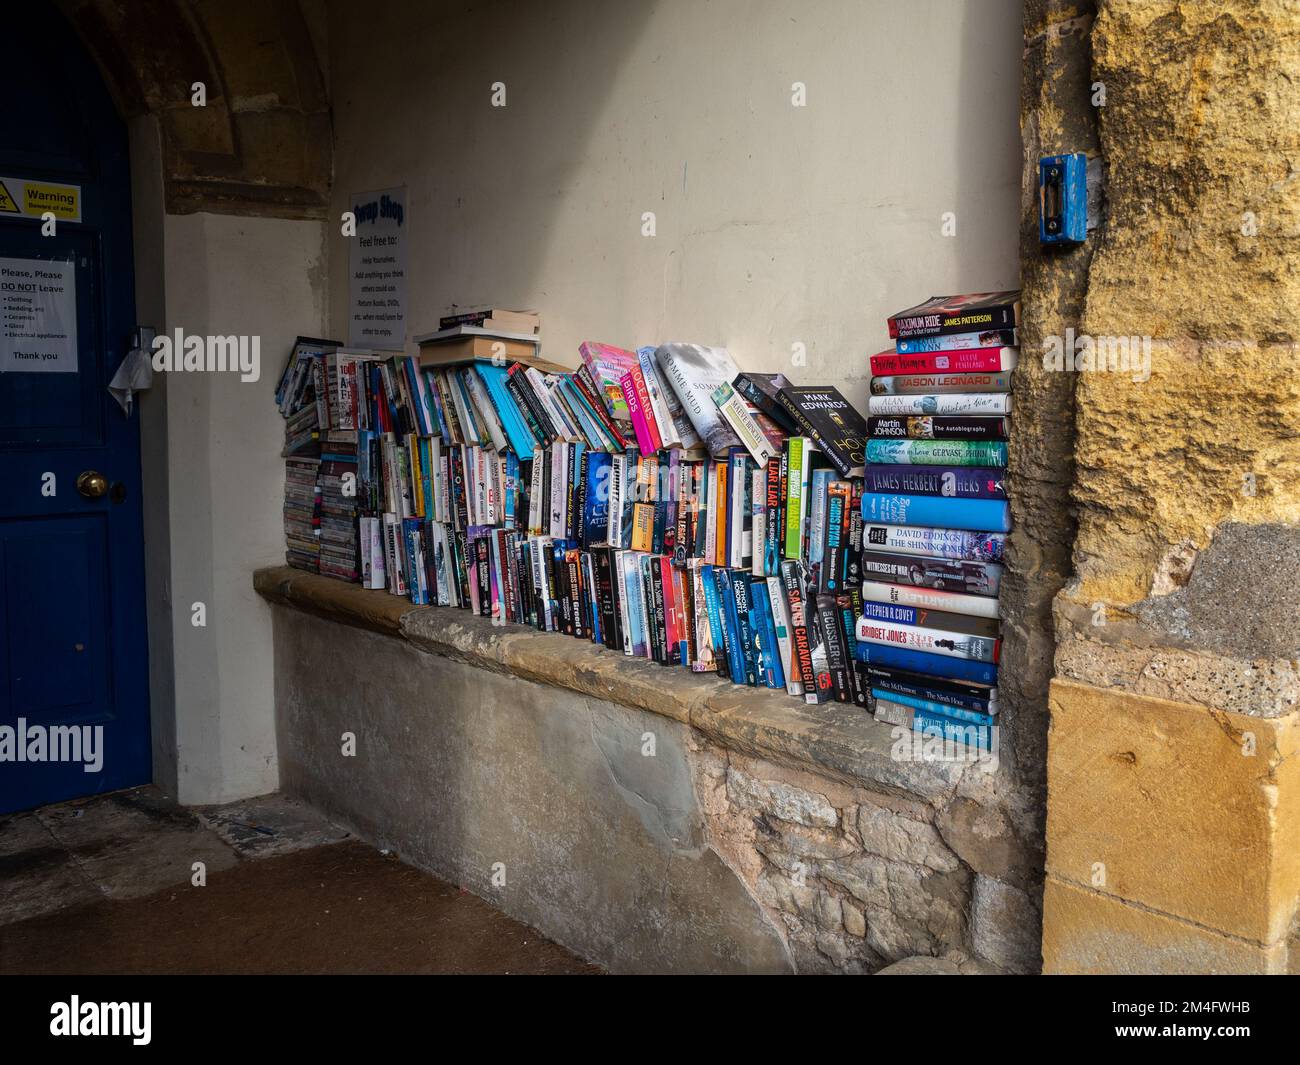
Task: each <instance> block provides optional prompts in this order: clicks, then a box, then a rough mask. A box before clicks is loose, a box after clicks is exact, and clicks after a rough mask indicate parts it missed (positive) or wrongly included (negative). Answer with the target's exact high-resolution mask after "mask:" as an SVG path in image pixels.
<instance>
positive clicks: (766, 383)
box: [731, 372, 799, 435]
mask: <svg viewBox="0 0 1300 1065" xmlns="http://www.w3.org/2000/svg"><path fill="white" fill-rule="evenodd" d="M792 383H793V382H791V381H790V379H789V378H787V377H786V376H785V374H783V373H750V372H745V373H739V374H737V375H736V379H735V380H734V381H732V382H731V387H732V388H734V389H735V390H736V391H737V392H739V393H740V394H741V396H743V397H744V398H745V399H746V400H747V401H748V402H749V403H750V404H751V405H752V406H753V407H755V408H756V409H757V410H758V411H760V412H761V413H763V414H766V415H767V416H768V417H769V418H771V419H772V421H773V422H774V423H775V424H776V426H777V428H779V429H780V430H781V432H783V433H785V434H786V435H789V434H790V433H797V432H799V426H798V425H797V424H796V423H795V420H794V419H793V418H792V417H791V416H790V412H789V411H788V410H786V409H785V408H784V407H783V406H781V401H780V399H779V398H778V396H777V394H778V393H779V392H780V391H781V389H783V388H788V387H790V386H791V384H792Z"/></svg>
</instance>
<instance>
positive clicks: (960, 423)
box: [867, 414, 1011, 440]
mask: <svg viewBox="0 0 1300 1065" xmlns="http://www.w3.org/2000/svg"><path fill="white" fill-rule="evenodd" d="M1010 429H1011V420H1010V419H1009V418H989V417H981V416H980V415H970V416H967V415H962V414H940V415H932V414H921V415H910V416H909V415H885V414H877V415H872V416H871V417H870V418H868V419H867V436H868V437H870V438H872V439H876V440H900V439H901V440H1006V439H1008V438H1009V436H1010Z"/></svg>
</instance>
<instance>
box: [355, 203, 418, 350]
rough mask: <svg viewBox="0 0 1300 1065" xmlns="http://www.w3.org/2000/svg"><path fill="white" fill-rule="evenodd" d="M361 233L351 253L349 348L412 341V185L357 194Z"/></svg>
mask: <svg viewBox="0 0 1300 1065" xmlns="http://www.w3.org/2000/svg"><path fill="white" fill-rule="evenodd" d="M351 210H352V212H353V213H354V214H355V215H356V223H357V232H356V235H355V236H353V237H351V238H350V250H349V253H348V270H349V274H348V346H349V347H354V348H380V349H383V350H387V351H400V350H402V348H403V347H405V345H406V230H407V226H406V221H407V219H406V188H405V187H402V188H397V189H385V190H383V191H380V192H362V193H358V194H357V195H355V196H353V197H352V206H351Z"/></svg>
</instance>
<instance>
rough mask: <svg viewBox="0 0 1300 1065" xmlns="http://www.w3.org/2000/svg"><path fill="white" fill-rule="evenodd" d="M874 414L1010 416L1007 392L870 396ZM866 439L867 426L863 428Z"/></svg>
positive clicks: (869, 401)
mask: <svg viewBox="0 0 1300 1065" xmlns="http://www.w3.org/2000/svg"><path fill="white" fill-rule="evenodd" d="M867 411H868V413H870V414H967V415H969V414H1010V413H1011V396H1010V395H1009V394H1007V393H1006V392H953V393H948V392H941V393H938V394H935V395H916V396H870V397H868V399H867ZM863 435H864V436H865V435H866V425H865V423H864V425H863Z"/></svg>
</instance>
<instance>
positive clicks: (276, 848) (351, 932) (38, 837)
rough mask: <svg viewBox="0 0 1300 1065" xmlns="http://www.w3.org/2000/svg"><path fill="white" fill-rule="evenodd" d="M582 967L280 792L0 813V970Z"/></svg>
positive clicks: (128, 796) (148, 792)
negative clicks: (195, 803) (203, 803)
mask: <svg viewBox="0 0 1300 1065" xmlns="http://www.w3.org/2000/svg"><path fill="white" fill-rule="evenodd" d="M198 863H201V865H200V864H198ZM198 873H201V874H202V875H197V874H198ZM199 880H201V881H203V883H202V884H199V883H197V881H199ZM590 971H593V970H592V969H591V967H589V966H587V965H586V964H585V963H584V962H583V961H582V960H581V959H579V958H577V957H575V956H574V955H572V954H570V953H569V952H568V951H566V950H564V949H563V948H562V947H559V946H557V945H556V944H554V943H551V942H550V941H548V940H546V939H544V938H543V937H542V936H541V935H539V934H538V933H537V932H536V931H534V930H532V929H530V928H528V927H527V926H525V925H521V924H518V923H517V922H515V921H512V920H510V919H509V918H508V917H505V916H504V915H503V914H501V913H499V912H497V911H496V910H494V909H492V907H491V906H489V905H488V904H487V903H485V902H483V901H482V900H481V899H478V898H476V897H475V896H473V895H470V894H468V893H467V892H463V891H459V890H458V889H457V888H455V887H454V886H452V885H449V884H445V883H443V882H442V881H440V880H438V879H436V878H435V877H432V876H429V875H428V874H426V873H423V872H421V871H419V870H417V869H413V868H411V867H409V866H406V865H403V864H402V863H401V862H399V861H397V860H396V859H394V858H389V857H386V856H384V855H381V854H380V853H379V852H378V851H376V850H374V849H373V848H371V847H369V846H367V845H366V844H364V843H361V842H359V841H357V840H354V839H352V838H351V837H350V836H349V835H348V833H347V832H346V831H344V830H343V829H341V828H339V827H337V826H335V825H333V824H331V823H330V822H329V821H328V820H326V819H325V818H323V817H321V816H320V815H319V814H318V813H316V812H315V811H314V810H312V809H311V808H310V807H308V806H306V805H304V804H302V803H300V802H298V801H296V800H294V799H290V798H286V797H283V796H279V795H270V796H264V797H262V798H258V799H252V800H248V801H245V802H240V803H232V804H229V805H225V806H215V807H194V808H186V807H181V806H178V805H176V804H175V803H173V802H171V801H170V800H168V799H166V798H165V797H164V796H163V795H161V794H160V793H159V792H158V791H157V790H156V789H154V788H138V789H134V790H131V791H124V792H117V793H115V794H112V795H105V796H98V797H95V798H92V799H86V800H82V801H77V802H69V803H62V804H59V805H56V806H49V807H45V808H43V809H40V810H36V811H34V812H31V813H25V814H17V815H13V816H11V817H9V818H6V819H0V972H7V973H37V972H65V973H66V972H70V973H78V972H87V973H92V972H119V973H121V972H177V973H180V972H556V973H559V972H590Z"/></svg>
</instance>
